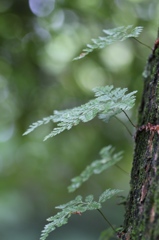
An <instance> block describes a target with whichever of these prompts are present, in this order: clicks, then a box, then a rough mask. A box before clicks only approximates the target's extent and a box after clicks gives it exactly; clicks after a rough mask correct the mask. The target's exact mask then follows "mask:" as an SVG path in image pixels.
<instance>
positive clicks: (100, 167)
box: [68, 146, 122, 192]
mask: <svg viewBox="0 0 159 240" xmlns="http://www.w3.org/2000/svg"><path fill="white" fill-rule="evenodd" d="M113 153H114V148H113V147H112V146H107V147H105V148H103V149H102V150H101V151H100V156H101V159H100V160H96V161H94V162H92V163H91V165H89V166H87V167H86V169H85V170H84V171H83V172H82V173H81V174H80V175H79V176H78V177H75V178H73V179H71V182H72V184H71V185H70V186H69V187H68V191H69V192H73V191H75V190H76V189H77V188H79V187H80V186H81V185H82V183H83V182H85V181H87V180H88V179H89V178H90V176H91V175H93V174H99V173H101V172H102V171H104V170H105V169H107V168H109V167H111V166H113V165H114V164H116V163H117V162H118V161H120V160H121V158H122V152H119V153H115V154H113Z"/></svg>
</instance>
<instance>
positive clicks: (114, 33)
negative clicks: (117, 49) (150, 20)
mask: <svg viewBox="0 0 159 240" xmlns="http://www.w3.org/2000/svg"><path fill="white" fill-rule="evenodd" d="M142 30H143V27H140V26H139V27H135V28H133V26H132V25H129V26H127V27H124V26H122V27H118V28H113V29H107V30H103V32H104V33H105V34H107V35H108V36H107V37H99V38H98V39H92V42H93V44H87V48H85V49H83V50H82V51H83V52H82V53H81V54H80V55H79V56H78V57H76V58H74V60H78V59H81V58H84V57H85V56H86V55H87V54H89V53H90V52H93V51H94V50H95V49H97V48H99V49H100V48H105V47H106V46H107V45H110V44H112V43H114V42H116V41H124V40H126V39H127V38H130V37H138V36H139V34H140V33H141V31H142Z"/></svg>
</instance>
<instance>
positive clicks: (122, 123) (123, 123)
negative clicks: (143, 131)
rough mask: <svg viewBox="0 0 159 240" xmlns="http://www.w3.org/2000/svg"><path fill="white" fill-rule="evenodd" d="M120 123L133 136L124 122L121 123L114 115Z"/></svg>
mask: <svg viewBox="0 0 159 240" xmlns="http://www.w3.org/2000/svg"><path fill="white" fill-rule="evenodd" d="M114 117H115V118H116V119H117V120H118V121H119V122H120V123H121V124H123V126H124V127H125V128H126V130H127V131H128V133H129V134H130V136H131V137H133V135H132V134H131V132H130V130H129V129H128V127H127V126H126V125H125V123H123V122H122V121H121V120H120V119H119V118H118V117H116V116H114Z"/></svg>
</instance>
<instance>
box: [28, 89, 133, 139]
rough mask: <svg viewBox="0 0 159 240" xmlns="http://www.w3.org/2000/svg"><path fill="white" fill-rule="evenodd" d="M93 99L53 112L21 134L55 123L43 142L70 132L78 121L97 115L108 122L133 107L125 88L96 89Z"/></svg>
mask: <svg viewBox="0 0 159 240" xmlns="http://www.w3.org/2000/svg"><path fill="white" fill-rule="evenodd" d="M93 91H94V93H95V99H93V100H90V101H89V102H87V103H86V104H83V105H81V106H79V107H75V108H72V109H67V110H64V111H54V115H51V116H49V117H46V118H44V119H42V120H40V121H37V122H35V123H33V124H32V125H30V127H29V129H28V130H27V131H26V132H25V133H24V134H23V135H26V134H28V133H30V132H32V131H33V130H34V129H35V128H37V127H39V126H40V125H42V124H47V123H48V122H50V121H53V122H54V123H57V127H56V128H54V130H53V131H52V132H51V133H50V134H48V135H47V136H46V137H45V138H44V140H47V139H48V138H50V137H53V136H56V135H57V134H59V133H61V132H63V131H64V130H70V129H71V128H72V127H73V126H75V125H77V124H79V122H80V121H82V122H88V121H90V120H92V119H93V118H95V117H96V115H97V114H99V118H101V119H104V121H106V122H108V121H109V119H110V118H111V117H113V116H115V115H117V114H119V113H121V112H122V110H129V109H131V108H132V107H133V106H134V103H135V96H134V95H135V93H136V92H137V91H133V92H131V93H129V94H126V92H127V88H123V89H121V88H115V89H114V87H113V86H105V87H97V88H94V89H93Z"/></svg>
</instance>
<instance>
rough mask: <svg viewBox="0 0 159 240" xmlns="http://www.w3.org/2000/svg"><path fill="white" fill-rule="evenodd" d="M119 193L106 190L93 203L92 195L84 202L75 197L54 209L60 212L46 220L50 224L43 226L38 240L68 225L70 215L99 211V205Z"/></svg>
mask: <svg viewBox="0 0 159 240" xmlns="http://www.w3.org/2000/svg"><path fill="white" fill-rule="evenodd" d="M119 192H122V190H119V189H107V190H106V191H104V192H103V193H102V194H101V196H100V197H99V200H98V201H94V197H93V195H89V196H87V197H86V198H85V200H84V201H83V200H82V196H77V197H76V198H75V199H74V200H71V201H70V202H68V203H66V204H63V205H60V206H58V207H56V208H57V209H60V210H61V212H58V213H57V214H56V215H55V216H52V217H50V218H48V219H47V221H49V222H50V223H49V224H47V225H45V227H44V230H43V231H42V233H41V237H40V240H45V239H46V238H47V236H48V235H49V233H51V232H52V231H54V230H55V229H56V228H57V227H61V226H62V225H64V224H66V223H68V219H69V218H70V217H71V215H72V214H78V215H81V214H82V213H83V212H85V211H87V210H96V209H100V208H101V207H102V205H101V203H103V202H105V201H107V200H108V199H110V198H111V197H113V196H114V195H115V194H118V193H119Z"/></svg>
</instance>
